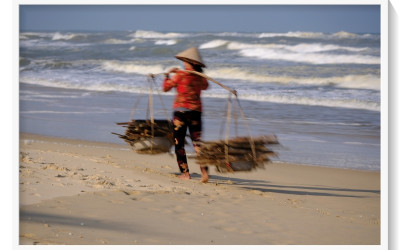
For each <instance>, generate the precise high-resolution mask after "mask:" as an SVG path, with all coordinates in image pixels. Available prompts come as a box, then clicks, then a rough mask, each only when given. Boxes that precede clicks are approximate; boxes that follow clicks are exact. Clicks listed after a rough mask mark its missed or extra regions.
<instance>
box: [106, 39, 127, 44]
mask: <svg viewBox="0 0 400 250" xmlns="http://www.w3.org/2000/svg"><path fill="white" fill-rule="evenodd" d="M133 42H135V39H131V40H121V39H115V38H111V39H107V40H105V41H104V43H105V44H130V43H133Z"/></svg>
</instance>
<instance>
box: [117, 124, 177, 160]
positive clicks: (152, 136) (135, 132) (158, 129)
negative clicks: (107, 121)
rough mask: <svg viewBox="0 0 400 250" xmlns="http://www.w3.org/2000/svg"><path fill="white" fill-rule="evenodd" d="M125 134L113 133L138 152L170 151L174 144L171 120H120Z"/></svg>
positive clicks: (155, 152)
mask: <svg viewBox="0 0 400 250" xmlns="http://www.w3.org/2000/svg"><path fill="white" fill-rule="evenodd" d="M116 124H117V125H120V126H122V127H125V128H126V130H125V134H124V135H121V134H118V133H112V134H115V135H117V136H118V137H119V138H121V139H123V140H124V141H125V142H126V143H128V144H129V145H130V146H131V147H132V148H133V149H134V150H135V151H136V152H139V153H147V154H157V153H163V152H168V151H169V149H170V147H171V146H172V145H173V133H172V129H171V128H172V125H171V122H170V121H169V120H154V123H153V124H152V122H151V121H150V120H131V121H130V122H118V123H116Z"/></svg>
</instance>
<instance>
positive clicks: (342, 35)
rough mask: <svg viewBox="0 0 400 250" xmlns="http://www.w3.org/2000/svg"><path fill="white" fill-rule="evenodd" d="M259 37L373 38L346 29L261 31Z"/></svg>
mask: <svg viewBox="0 0 400 250" xmlns="http://www.w3.org/2000/svg"><path fill="white" fill-rule="evenodd" d="M258 37H259V38H265V37H267V38H268V37H289V38H291V37H295V38H306V39H307V38H311V39H332V38H336V39H349V38H350V39H352V38H373V36H372V35H370V34H362V35H359V34H355V33H350V32H346V31H339V32H336V33H330V34H328V33H322V32H304V31H290V32H287V33H261V34H259V35H258Z"/></svg>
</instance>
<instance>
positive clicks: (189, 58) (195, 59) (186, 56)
mask: <svg viewBox="0 0 400 250" xmlns="http://www.w3.org/2000/svg"><path fill="white" fill-rule="evenodd" d="M175 57H176V58H178V59H179V60H182V61H186V62H188V63H193V64H198V65H200V66H201V67H204V68H205V67H206V65H205V64H204V62H203V59H201V55H200V52H199V51H198V50H197V48H195V47H193V48H189V49H187V50H185V51H182V52H181V53H179V54H177V55H176V56H175Z"/></svg>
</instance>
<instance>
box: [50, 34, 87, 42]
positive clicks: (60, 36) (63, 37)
mask: <svg viewBox="0 0 400 250" xmlns="http://www.w3.org/2000/svg"><path fill="white" fill-rule="evenodd" d="M77 37H87V35H86V34H82V33H66V34H61V33H60V32H56V33H54V34H53V37H52V40H71V39H74V38H77Z"/></svg>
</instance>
